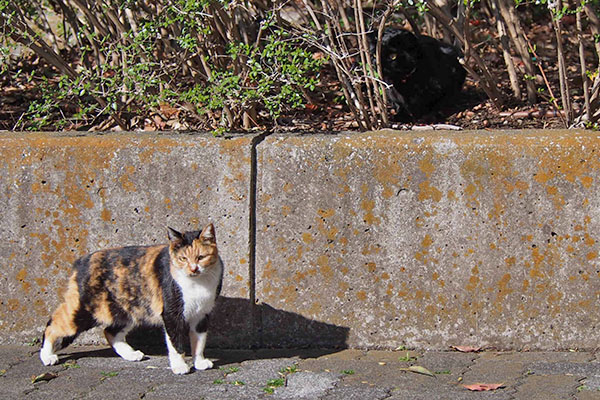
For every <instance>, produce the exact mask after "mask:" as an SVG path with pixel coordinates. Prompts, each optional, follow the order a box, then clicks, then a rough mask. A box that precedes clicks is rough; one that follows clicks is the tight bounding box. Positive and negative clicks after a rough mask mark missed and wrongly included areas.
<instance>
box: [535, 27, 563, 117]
mask: <svg viewBox="0 0 600 400" xmlns="http://www.w3.org/2000/svg"><path fill="white" fill-rule="evenodd" d="M525 41H526V42H527V46H529V51H530V52H531V54H533V56H534V57H535V59H536V60H539V57H538V55H537V54H536V52H535V49H534V48H533V46H532V45H531V42H530V41H529V39H528V38H527V36H525ZM537 66H538V68H539V70H540V73H541V74H542V78H543V79H544V83H545V84H546V88H547V89H548V92H549V93H550V101H551V104H552V106H553V107H554V109H555V110H556V111H560V107H559V105H558V102H557V100H556V97H555V96H554V93H552V87H551V86H550V82H548V78H547V77H546V73H545V72H544V68H543V67H542V63H541V62H539V61H538V62H537ZM559 116H560V119H561V120H562V122H563V124H565V125H566V124H567V121H565V119H564V117H563V115H562V114H559Z"/></svg>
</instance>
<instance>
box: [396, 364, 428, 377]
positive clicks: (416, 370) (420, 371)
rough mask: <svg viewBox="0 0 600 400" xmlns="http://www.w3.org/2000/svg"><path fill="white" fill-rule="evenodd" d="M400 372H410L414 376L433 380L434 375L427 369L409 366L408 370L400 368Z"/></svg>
mask: <svg viewBox="0 0 600 400" xmlns="http://www.w3.org/2000/svg"><path fill="white" fill-rule="evenodd" d="M400 371H410V372H414V373H416V374H421V375H427V376H431V377H434V378H435V375H434V374H432V373H431V371H429V370H428V369H427V368H425V367H421V366H420V365H411V366H410V367H408V368H400Z"/></svg>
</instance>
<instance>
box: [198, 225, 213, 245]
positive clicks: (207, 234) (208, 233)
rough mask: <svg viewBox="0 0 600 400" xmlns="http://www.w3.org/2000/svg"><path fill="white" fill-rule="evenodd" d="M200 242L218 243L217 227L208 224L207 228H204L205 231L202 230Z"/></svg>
mask: <svg viewBox="0 0 600 400" xmlns="http://www.w3.org/2000/svg"><path fill="white" fill-rule="evenodd" d="M200 240H202V241H203V242H210V243H216V242H217V238H216V236H215V227H214V226H213V224H208V225H206V227H204V229H202V232H201V233H200Z"/></svg>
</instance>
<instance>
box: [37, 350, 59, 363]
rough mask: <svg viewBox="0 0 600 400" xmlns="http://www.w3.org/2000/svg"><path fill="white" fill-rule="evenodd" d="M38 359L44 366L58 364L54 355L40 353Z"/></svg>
mask: <svg viewBox="0 0 600 400" xmlns="http://www.w3.org/2000/svg"><path fill="white" fill-rule="evenodd" d="M40 359H41V360H42V363H43V364H44V365H54V364H56V363H57V362H58V356H57V355H56V354H44V352H43V351H42V352H40Z"/></svg>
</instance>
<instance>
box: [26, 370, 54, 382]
mask: <svg viewBox="0 0 600 400" xmlns="http://www.w3.org/2000/svg"><path fill="white" fill-rule="evenodd" d="M54 378H58V375H56V374H53V373H50V372H46V373H43V374H41V375H38V376H34V377H32V378H31V383H36V382H42V381H51V380H52V379H54Z"/></svg>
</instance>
